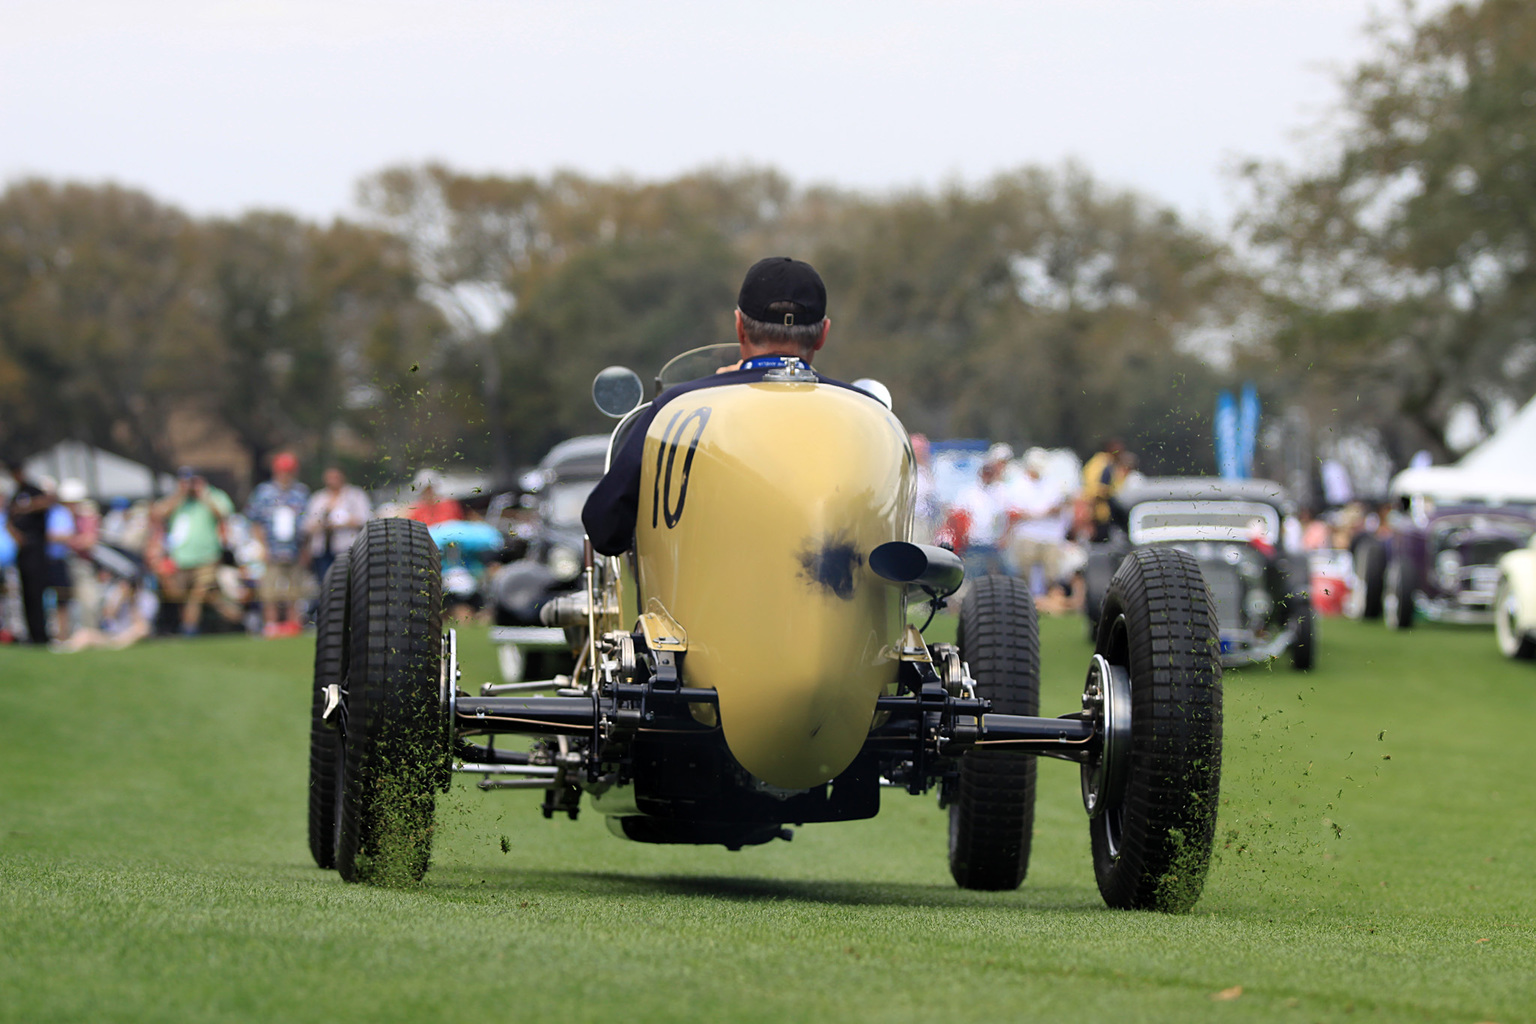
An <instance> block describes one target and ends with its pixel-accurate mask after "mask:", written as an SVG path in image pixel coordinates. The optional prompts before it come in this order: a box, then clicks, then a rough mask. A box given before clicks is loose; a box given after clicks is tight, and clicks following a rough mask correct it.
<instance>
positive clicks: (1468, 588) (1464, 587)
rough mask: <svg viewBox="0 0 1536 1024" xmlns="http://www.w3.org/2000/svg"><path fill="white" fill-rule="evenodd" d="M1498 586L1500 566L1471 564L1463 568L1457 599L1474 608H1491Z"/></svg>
mask: <svg viewBox="0 0 1536 1024" xmlns="http://www.w3.org/2000/svg"><path fill="white" fill-rule="evenodd" d="M1498 588H1499V567H1498V566H1496V565H1469V566H1467V567H1466V568H1464V569H1462V570H1461V590H1460V592H1459V593H1458V594H1457V595H1456V600H1457V601H1458V602H1460V603H1461V604H1463V605H1468V606H1470V607H1474V608H1489V607H1492V605H1493V595H1494V591H1496V590H1498Z"/></svg>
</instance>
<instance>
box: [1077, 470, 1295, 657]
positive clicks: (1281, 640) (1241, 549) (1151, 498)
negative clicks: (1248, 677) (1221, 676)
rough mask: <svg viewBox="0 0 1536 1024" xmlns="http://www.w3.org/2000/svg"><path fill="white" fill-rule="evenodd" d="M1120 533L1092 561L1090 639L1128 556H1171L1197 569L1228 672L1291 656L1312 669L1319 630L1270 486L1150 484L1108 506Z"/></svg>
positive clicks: (1281, 503)
mask: <svg viewBox="0 0 1536 1024" xmlns="http://www.w3.org/2000/svg"><path fill="white" fill-rule="evenodd" d="M1114 508H1115V516H1116V520H1117V522H1118V524H1119V526H1120V529H1118V530H1115V531H1112V534H1113V536H1112V539H1111V540H1110V541H1108V542H1107V543H1104V544H1098V545H1095V546H1094V548H1093V549H1092V550H1091V551H1090V552H1089V556H1088V565H1087V567H1086V569H1085V572H1084V582H1085V589H1086V593H1085V600H1084V611H1085V614H1086V615H1087V616H1088V621H1089V630H1090V635H1094V634H1095V633H1096V632H1097V630H1098V628H1099V622H1098V620H1099V618H1100V609H1101V608H1102V606H1103V603H1104V598H1105V596H1106V595H1107V593H1108V591H1109V587H1110V580H1111V579H1112V577H1113V575H1114V573H1115V570H1116V569H1117V568H1118V566H1119V565H1120V564H1121V562H1122V561H1123V560H1124V559H1125V557H1126V555H1127V554H1129V553H1130V552H1131V551H1132V550H1133V549H1135V548H1138V547H1143V546H1153V547H1172V548H1176V549H1178V550H1180V551H1185V552H1187V553H1188V554H1189V555H1190V556H1192V557H1193V558H1194V559H1195V561H1196V562H1198V563H1199V565H1200V570H1201V572H1202V573H1203V574H1204V577H1205V582H1206V585H1207V586H1208V587H1209V588H1210V592H1211V597H1212V600H1213V601H1214V603H1215V606H1216V619H1217V622H1218V624H1219V627H1220V633H1221V662H1222V664H1223V665H1225V666H1227V667H1235V666H1238V665H1248V664H1253V663H1255V662H1260V661H1267V660H1269V659H1271V658H1278V657H1280V656H1281V655H1283V654H1286V653H1287V652H1289V654H1290V659H1291V664H1292V666H1293V667H1295V668H1296V669H1298V670H1302V671H1305V670H1308V669H1311V668H1312V667H1313V666H1314V665H1315V664H1316V663H1317V641H1318V638H1317V621H1316V615H1315V612H1314V611H1313V608H1312V604H1311V601H1310V599H1309V594H1310V590H1311V583H1310V574H1309V572H1308V566H1307V561H1306V559H1304V558H1298V557H1292V556H1290V555H1288V554H1287V553H1286V552H1285V551H1284V550H1283V548H1282V546H1281V523H1282V521H1283V516H1284V513H1285V511H1286V497H1285V492H1284V490H1283V489H1282V488H1281V487H1280V485H1279V484H1277V483H1274V482H1272V481H1269V480H1224V479H1221V478H1219V477H1152V478H1148V479H1144V480H1141V481H1139V482H1137V483H1134V484H1131V485H1128V486H1127V487H1126V488H1125V489H1124V490H1122V491H1121V492H1120V493H1119V494H1117V495H1116V496H1115V498H1114Z"/></svg>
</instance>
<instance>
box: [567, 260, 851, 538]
mask: <svg viewBox="0 0 1536 1024" xmlns="http://www.w3.org/2000/svg"><path fill="white" fill-rule="evenodd" d="M831 324H832V321H831V320H829V319H828V318H827V288H826V285H824V284H822V282H821V275H819V274H817V273H816V271H815V270H814V269H813V268H812V267H811V265H810V264H809V263H804V262H802V261H800V260H795V259H790V258H789V257H788V256H770V257H769V258H768V259H765V260H758V261H757V262H756V263H754V264H753V265H752V268H751V269H750V270H748V271H747V276H746V279H745V280H743V281H742V282H741V292H740V294H739V295H737V297H736V340H737V342H739V343H740V345H741V360H740V361H739V362H737V363H736V364H735V365H734V366H728V367H725V368H723V369H721V370H720V371H719V372H718V373H717V374H716V375H715V376H713V377H705V378H703V379H701V380H693V381H688V382H687V383H684V384H679V385H677V386H676V387H672V388H668V389H667V390H666V391H664V392H662V394H661V395H659V396H658V397H657V398H656V400H655V401H654V402H652V403H651V406H650V408H649V409H647V410H646V411H645V412H643V413H641V414H640V416H639V418H638V419H636V421H635V425H634V428H633V429H632V430H630V432H629V436H628V437H626V438H625V440H624V445H623V447H621V448H620V449H619V450H618V451H617V452H615V453H614V456H613V464H612V465H611V466H610V467H609V469H608V472H607V474H606V475H604V477H603V478H602V480H600V481H598V484H597V486H596V487H594V488H593V489H592V493H591V494H590V495H588V497H587V503H586V506H585V507H584V508H583V509H582V510H581V522H582V525H583V526H584V527H586V530H587V536H588V537H590V538H591V540H592V546H593V547H594V548H596V549H597V550H598V551H600V552H602V553H603V554H605V555H617V554H622V553H623V552H625V551H627V550H629V547H630V544H631V543H632V542H633V539H634V535H635V514H636V511H637V509H638V508H639V505H640V466H641V461H642V460H641V456H642V455H643V454H644V452H645V432H646V429H647V428H648V427H650V425H651V420H653V419H655V418H656V413H657V412H658V411H659V410H660V409H661V408H662V407H663V406H665V405H666V404H667V403H668V402H670V401H672V400H673V399H675V398H677V397H678V396H679V395H683V394H687V393H688V392H690V391H697V390H698V389H700V388H714V387H720V386H721V385H723V384H751V383H754V382H756V381H759V380H762V379H763V375H764V374H766V373H767V372H768V371H770V370H773V369H777V368H779V367H782V366H783V365H784V364H785V362H786V360H787V358H789V357H793V358H796V359H799V360H800V361H801V362H803V363H807V364H808V363H810V361H811V358H812V357H813V356H815V354H816V353H817V352H819V351H821V346H823V345H825V344H826V342H827V328H828V327H830V326H831ZM821 383H823V384H832V385H835V386H837V387H843V388H848V389H849V390H850V391H858V392H859V394H865V392H863V391H859V389H858V388H855V387H853V386H852V385H849V384H844V383H843V382H842V381H836V380H829V379H828V378H826V377H822V378H821ZM866 397H867V395H866Z"/></svg>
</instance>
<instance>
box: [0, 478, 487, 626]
mask: <svg viewBox="0 0 1536 1024" xmlns="http://www.w3.org/2000/svg"><path fill="white" fill-rule="evenodd" d="M5 468H6V473H5V474H0V498H3V499H4V500H3V502H0V643H16V642H26V643H34V644H49V645H51V646H52V647H53V649H54V650H58V651H78V650H81V649H84V648H87V647H112V648H120V647H126V646H128V645H130V644H133V643H135V642H137V641H139V640H142V639H144V638H145V637H148V636H153V635H157V634H161V635H166V634H181V635H186V636H195V635H197V634H199V633H204V632H224V631H238V632H249V633H258V634H260V635H262V636H266V637H281V636H291V635H294V634H296V633H298V632H300V631H301V630H302V629H303V624H304V622H305V616H306V614H307V612H308V609H309V608H310V607H311V605H312V602H313V599H314V597H315V595H316V594H317V593H318V582H319V581H320V580H321V579H323V578H324V575H325V572H326V570H327V569H329V568H330V566H331V564H332V563H333V562H334V561H335V559H336V556H337V555H338V554H339V553H340V552H342V551H345V550H346V549H347V548H348V547H350V546H351V544H352V541H353V540H354V539H356V537H357V535H358V533H359V531H361V530H362V528H363V524H365V523H366V522H367V521H368V520H369V519H370V518H373V517H374V516H375V515H399V516H406V517H409V518H414V519H418V520H420V521H422V522H423V523H426V524H428V525H429V526H430V525H432V524H435V523H441V522H443V521H445V520H450V519H461V518H463V517H465V516H466V515H470V513H467V512H466V511H465V510H464V509H463V508H462V507H461V506H460V505H459V503H458V502H457V501H454V500H453V499H451V498H442V497H439V495H438V493H437V491H438V488H439V487H440V486H441V483H440V478H439V477H438V476H437V475H436V474H434V473H432V472H431V471H428V470H424V471H422V472H421V473H420V474H418V475H417V477H416V480H415V481H414V484H413V490H414V497H415V500H414V501H411V502H405V503H396V504H389V505H384V506H380V507H379V508H378V509H375V508H374V505H373V502H372V501H371V499H370V498H369V496H368V494H367V493H366V492H365V491H363V490H362V489H361V488H359V487H356V486H354V485H352V484H350V483H348V482H347V478H346V475H345V474H344V473H343V472H342V470H341V469H340V468H339V467H336V466H329V467H327V468H326V469H325V471H324V473H323V474H322V481H323V485H322V486H321V487H320V488H318V489H317V490H314V491H311V490H310V489H309V488H308V487H307V486H306V485H305V484H304V483H302V482H301V481H300V480H299V478H298V471H299V462H298V459H297V458H296V457H295V456H294V455H292V454H291V453H288V452H283V453H279V454H278V455H276V456H275V457H274V458H273V459H272V464H271V469H272V473H271V478H270V479H268V480H266V481H264V482H262V483H261V484H259V485H258V486H257V487H256V488H255V490H254V491H253V492H252V493H251V497H250V500H249V501H247V502H246V504H245V507H244V508H243V509H237V508H236V506H235V503H234V502H233V501H232V500H231V499H230V496H229V495H228V494H227V493H226V492H225V491H223V490H221V489H220V488H218V487H216V486H214V485H213V484H211V483H209V482H208V481H207V480H206V479H204V477H203V476H202V475H200V474H199V473H198V472H197V471H196V470H194V469H192V468H191V467H182V469H180V470H179V471H178V472H177V474H176V483H175V487H174V489H173V490H172V491H171V493H170V494H168V495H166V496H165V497H163V498H160V499H158V500H153V501H152V500H140V501H135V502H130V501H128V500H125V499H120V498H119V499H114V500H111V501H109V502H107V503H105V505H104V506H103V505H102V504H99V503H97V502H96V501H94V500H92V499H91V498H90V496H89V494H88V490H87V488H86V485H85V484H84V483H83V482H81V481H80V480H77V479H70V478H66V479H64V480H62V481H55V480H53V479H51V478H48V477H46V476H41V475H39V476H36V477H34V476H32V475H30V474H28V473H27V471H26V470H25V469H24V468H23V467H22V466H20V465H8V466H6V467H5ZM7 477H8V479H7Z"/></svg>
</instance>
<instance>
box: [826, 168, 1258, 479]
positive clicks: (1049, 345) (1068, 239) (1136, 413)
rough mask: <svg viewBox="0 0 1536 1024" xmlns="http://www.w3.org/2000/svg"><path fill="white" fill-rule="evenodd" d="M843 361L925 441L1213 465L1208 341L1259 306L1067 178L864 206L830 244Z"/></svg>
mask: <svg viewBox="0 0 1536 1024" xmlns="http://www.w3.org/2000/svg"><path fill="white" fill-rule="evenodd" d="M816 259H817V261H818V265H820V266H821V267H822V268H823V272H824V274H825V275H826V277H827V281H828V287H829V290H830V291H831V293H832V295H833V297H834V298H833V301H832V303H831V304H830V306H831V311H832V316H833V332H834V335H835V336H836V338H837V344H836V345H835V346H833V345H829V346H828V352H827V355H826V360H825V361H826V365H827V367H828V368H829V369H830V370H833V371H834V372H839V371H840V372H842V373H843V375H844V376H863V375H866V374H867V375H873V376H876V377H879V378H881V379H882V380H883V381H884V382H885V383H886V384H887V386H889V387H890V388H891V389H892V392H893V394H894V396H895V399H896V403H897V408H898V411H899V412H900V414H901V416H902V417H903V419H904V421H905V422H906V424H907V425H908V426H909V427H910V428H912V429H919V430H924V431H927V432H930V433H933V434H935V435H936V436H941V437H943V436H956V435H972V436H980V437H992V438H1006V439H1009V440H1012V441H1016V442H1024V443H1028V444H1042V445H1047V446H1063V445H1064V446H1069V447H1073V448H1075V449H1077V450H1078V451H1090V450H1092V449H1093V448H1094V447H1095V446H1097V445H1098V444H1099V443H1101V442H1102V441H1103V440H1104V439H1105V438H1106V437H1107V436H1110V435H1123V436H1125V437H1126V438H1127V440H1128V441H1130V442H1131V443H1132V445H1133V446H1134V447H1136V448H1137V449H1139V450H1141V451H1142V453H1143V455H1144V457H1145V460H1146V468H1147V469H1148V470H1150V471H1160V472H1194V471H1199V470H1209V469H1210V468H1211V466H1210V456H1209V454H1208V453H1209V451H1210V434H1209V427H1208V424H1207V422H1206V419H1207V416H1208V410H1209V409H1210V408H1211V407H1212V405H1213V403H1214V394H1215V390H1216V383H1217V378H1218V376H1219V374H1218V373H1217V371H1215V370H1214V369H1213V368H1212V367H1211V366H1210V365H1209V364H1208V363H1207V362H1206V361H1205V360H1204V358H1203V356H1204V353H1203V352H1202V351H1201V350H1200V349H1199V348H1198V346H1197V345H1196V344H1195V343H1196V342H1197V341H1198V340H1199V339H1200V338H1202V337H1205V336H1208V335H1210V334H1211V333H1213V332H1214V333H1216V334H1218V335H1220V336H1221V338H1222V340H1223V343H1229V342H1230V336H1231V335H1232V333H1233V332H1232V330H1231V325H1232V323H1233V322H1234V321H1235V320H1236V319H1237V318H1239V317H1240V316H1242V315H1243V313H1244V311H1245V310H1247V309H1249V308H1250V306H1251V298H1252V295H1253V292H1252V286H1251V282H1249V281H1248V279H1247V278H1245V277H1244V276H1243V275H1242V274H1240V273H1238V272H1237V271H1236V270H1234V269H1233V267H1232V265H1231V260H1230V258H1229V255H1228V254H1227V253H1226V251H1225V250H1224V249H1223V248H1222V247H1221V246H1220V245H1218V244H1217V243H1216V242H1214V241H1212V240H1211V239H1209V238H1207V237H1205V236H1204V235H1202V234H1201V233H1200V232H1198V231H1194V230H1191V229H1189V228H1187V227H1185V226H1184V225H1183V224H1181V223H1180V222H1179V220H1178V218H1177V217H1176V216H1175V215H1174V214H1173V213H1172V212H1171V211H1167V210H1163V209H1159V208H1157V207H1156V206H1155V205H1154V204H1153V203H1151V202H1150V201H1149V200H1147V199H1145V198H1144V197H1141V196H1138V195H1135V194H1133V193H1129V192H1123V191H1117V190H1113V189H1110V188H1107V187H1105V186H1104V185H1102V184H1101V183H1099V182H1097V181H1095V180H1094V179H1093V178H1092V177H1091V176H1090V175H1089V174H1088V173H1087V172H1086V171H1084V170H1082V169H1081V168H1078V167H1075V166H1067V167H1065V168H1063V169H1061V170H1060V171H1048V170H1044V169H1039V168H1032V169H1025V170H1021V171H1018V172H1014V173H1011V174H1005V175H999V176H998V177H996V178H994V179H992V180H991V181H989V182H987V183H985V184H984V185H982V186H981V187H979V188H975V189H965V188H959V187H955V188H951V189H947V190H945V191H944V192H942V193H939V194H937V195H931V194H927V193H921V192H918V193H911V194H908V195H905V196H901V197H897V198H896V199H895V200H893V201H890V202H886V203H881V202H865V203H862V204H859V205H857V206H854V207H851V208H849V209H848V211H847V212H846V213H845V215H844V216H843V219H842V223H841V224H840V225H838V227H837V229H836V230H833V231H829V232H827V236H826V239H825V241H824V242H823V244H822V246H821V248H820V249H818V252H817V257H816Z"/></svg>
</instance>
